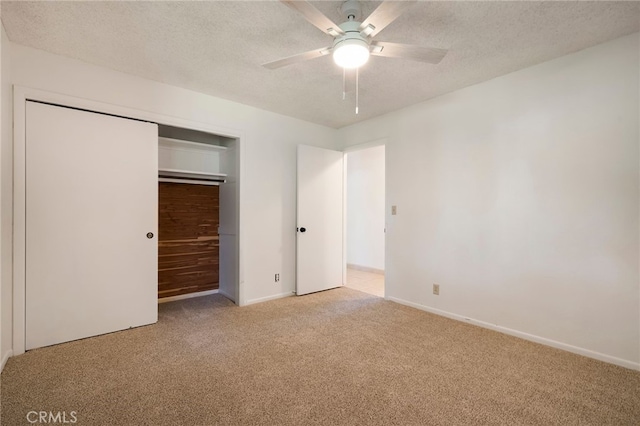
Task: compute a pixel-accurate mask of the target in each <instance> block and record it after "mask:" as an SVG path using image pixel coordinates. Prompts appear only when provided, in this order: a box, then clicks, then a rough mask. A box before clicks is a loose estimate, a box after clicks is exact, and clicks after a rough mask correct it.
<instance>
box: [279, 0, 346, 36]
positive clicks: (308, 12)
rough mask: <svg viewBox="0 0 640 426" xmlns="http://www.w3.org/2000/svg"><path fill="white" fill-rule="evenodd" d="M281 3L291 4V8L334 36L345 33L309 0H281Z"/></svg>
mask: <svg viewBox="0 0 640 426" xmlns="http://www.w3.org/2000/svg"><path fill="white" fill-rule="evenodd" d="M280 2H281V3H284V4H285V5H287V6H289V7H290V8H291V9H293V10H295V11H296V12H298V13H300V14H301V15H302V16H304V17H305V19H306V20H307V21H309V22H311V23H312V24H313V25H315V26H316V27H317V28H318V29H320V31H322V32H324V33H327V34H329V35H332V36H334V37H335V36H337V35H341V34H344V31H342V29H340V27H339V26H337V25H336V24H335V23H334V22H333V21H332V20H331V19H329V18H327V17H326V16H325V15H324V14H323V13H322V12H320V11H319V10H318V9H316V8H315V7H314V6H313V5H312V4H311V3H309V2H307V1H294V0H280Z"/></svg>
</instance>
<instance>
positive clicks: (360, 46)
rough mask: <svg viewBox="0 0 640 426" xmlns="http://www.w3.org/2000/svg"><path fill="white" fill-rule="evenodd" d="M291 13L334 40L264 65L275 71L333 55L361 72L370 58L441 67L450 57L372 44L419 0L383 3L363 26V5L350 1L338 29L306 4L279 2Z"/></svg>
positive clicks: (440, 51) (425, 50) (403, 46)
mask: <svg viewBox="0 0 640 426" xmlns="http://www.w3.org/2000/svg"><path fill="white" fill-rule="evenodd" d="M280 1H281V2H282V3H284V4H285V5H287V6H289V7H290V8H291V9H293V10H295V11H296V12H299V13H300V14H302V16H304V17H305V19H306V20H307V21H309V22H310V23H311V24H313V25H314V26H316V27H317V28H319V29H320V30H321V31H322V32H324V33H326V34H329V35H330V36H332V37H333V44H332V45H331V46H328V47H323V48H320V49H314V50H310V51H308V52H304V53H299V54H297V55H293V56H289V57H287V58H283V59H279V60H277V61H273V62H268V63H266V64H263V66H264V67H266V68H269V69H275V68H280V67H284V66H287V65H292V64H295V63H298V62H302V61H306V60H309V59H314V58H319V57H321V56H326V55H328V54H330V53H332V54H333V60H334V61H335V63H336V64H337V65H338V66H340V67H342V68H344V69H353V68H356V69H357V68H359V67H361V66H362V65H364V64H365V63H366V62H367V61H368V60H369V55H375V56H383V57H387V58H402V59H411V60H415V61H421V62H428V63H432V64H437V63H439V62H440V61H441V60H442V58H443V57H444V56H445V55H446V54H447V50H445V49H437V48H433V47H422V46H415V45H410V44H400V43H389V42H384V41H377V40H373V38H374V37H375V36H376V35H377V34H378V33H379V32H380V31H382V30H383V29H384V28H385V27H387V25H389V24H390V23H392V22H393V21H394V20H395V19H396V18H398V17H399V16H400V15H401V14H402V13H403V12H404V11H405V10H406V9H407V8H409V7H410V6H412V5H413V4H414V3H415V2H416V0H409V1H389V0H386V1H384V2H382V3H381V4H380V5H379V6H378V7H377V8H376V9H375V10H374V11H373V12H372V13H371V14H370V15H369V16H368V17H367V18H366V19H365V20H364V21H362V22H360V21H359V19H360V14H361V8H360V2H358V1H357V0H347V1H345V2H344V3H343V4H342V7H341V8H340V10H341V12H342V14H343V16H344V17H345V19H346V21H345V22H343V23H342V24H340V25H336V24H335V23H333V21H331V19H329V18H327V17H326V16H325V15H324V14H323V13H322V12H320V11H319V10H318V9H316V8H315V7H314V6H313V5H312V4H311V3H309V2H307V1H296V0H280Z"/></svg>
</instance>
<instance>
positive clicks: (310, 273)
mask: <svg viewBox="0 0 640 426" xmlns="http://www.w3.org/2000/svg"><path fill="white" fill-rule="evenodd" d="M343 159H344V154H343V153H342V152H339V151H332V150H329V149H322V148H316V147H312V146H306V145H299V146H298V243H297V277H296V278H297V279H296V293H297V294H298V295H302V294H308V293H313V292H316V291H322V290H327V289H330V288H334V287H339V286H341V285H343V282H342V266H343V259H342V250H343V240H342V232H343V201H344V199H343V188H344V182H343V173H344V168H343Z"/></svg>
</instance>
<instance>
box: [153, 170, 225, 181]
mask: <svg viewBox="0 0 640 426" xmlns="http://www.w3.org/2000/svg"><path fill="white" fill-rule="evenodd" d="M158 177H160V178H169V179H183V180H197V181H209V182H220V183H222V182H225V178H226V177H227V175H226V174H225V173H209V172H193V171H189V170H177V169H159V170H158Z"/></svg>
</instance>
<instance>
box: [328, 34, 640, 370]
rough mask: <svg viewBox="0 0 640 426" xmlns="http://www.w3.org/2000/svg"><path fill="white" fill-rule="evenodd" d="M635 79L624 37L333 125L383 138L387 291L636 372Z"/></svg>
mask: <svg viewBox="0 0 640 426" xmlns="http://www.w3.org/2000/svg"><path fill="white" fill-rule="evenodd" d="M639 75H640V69H639V36H638V34H634V35H631V36H627V37H623V38H621V39H618V40H614V41H612V42H608V43H605V44H602V45H598V46H595V47H593V48H589V49H586V50H583V51H581V52H578V53H575V54H572V55H568V56H565V57H562V58H559V59H556V60H553V61H550V62H547V63H544V64H540V65H537V66H534V67H531V68H528V69H524V70H521V71H518V72H515V73H512V74H509V75H506V76H503V77H499V78H496V79H494V80H491V81H488V82H485V83H482V84H478V85H475V86H472V87H468V88H465V89H463V90H459V91H457V92H454V93H451V94H448V95H445V96H442V97H439V98H437V99H433V100H431V101H429V102H426V103H422V104H420V105H416V106H413V107H410V108H406V109H404V110H401V111H396V112H394V113H391V114H388V115H385V116H382V117H379V118H375V119H372V120H369V121H366V122H363V123H360V124H356V125H353V126H350V127H347V128H344V129H341V130H340V131H339V135H340V137H341V138H342V140H343V142H344V144H345V145H356V144H360V143H365V142H367V141H371V140H375V139H379V138H387V140H388V142H387V146H386V156H387V170H386V173H387V251H386V291H387V294H388V295H389V296H390V297H391V298H392V299H395V300H398V301H402V302H403V303H408V304H412V305H413V306H417V307H421V308H423V309H427V310H432V311H435V310H437V312H440V313H444V314H447V315H451V316H454V317H456V318H460V319H463V318H469V319H473V320H477V321H479V322H482V324H483V325H485V326H489V327H494V328H495V327H499V328H500V329H501V330H503V331H506V332H510V333H514V334H518V335H520V336H523V337H525V338H530V339H533V340H538V341H545V342H546V343H549V344H552V345H555V346H559V347H563V348H565V349H568V350H573V351H575V352H579V353H584V354H587V355H589V356H593V357H597V358H600V359H606V360H608V361H610V362H615V363H618V364H622V365H626V366H628V367H632V368H640V364H639V361H640V306H639V303H640V294H639V293H640V290H639V272H638V268H639V254H640V252H639V231H640V230H639V224H638V218H639V202H640V199H639V189H640V183H639V154H640V152H639V113H640V111H639V106H638V104H639V87H638V86H639V84H638V80H639ZM425 84H428V82H425ZM390 205H397V206H398V215H397V216H390V215H388V212H389V206H390ZM433 283H438V284H440V296H435V295H433V294H432V284H433ZM545 339H546V340H545Z"/></svg>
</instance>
